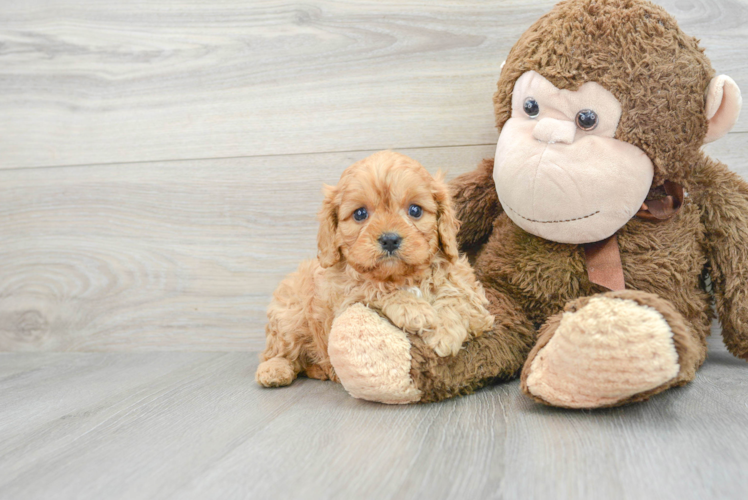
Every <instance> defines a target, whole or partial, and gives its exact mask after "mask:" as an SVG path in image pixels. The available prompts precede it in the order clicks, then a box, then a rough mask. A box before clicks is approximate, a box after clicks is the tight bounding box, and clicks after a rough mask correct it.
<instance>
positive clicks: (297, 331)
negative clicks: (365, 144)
mask: <svg viewBox="0 0 748 500" xmlns="http://www.w3.org/2000/svg"><path fill="white" fill-rule="evenodd" d="M319 221H320V228H319V234H318V236H317V244H318V249H319V253H318V258H317V259H315V260H309V261H305V262H302V263H301V265H300V266H299V269H298V270H297V271H296V272H295V273H292V274H290V275H289V276H288V277H287V278H286V279H285V280H283V281H282V282H281V284H280V285H279V286H278V288H277V290H276V291H275V293H274V294H273V300H272V302H271V303H270V306H269V307H268V323H267V326H266V329H265V332H266V336H267V347H266V349H265V351H264V352H263V353H262V355H261V360H262V362H261V363H260V366H259V367H258V368H257V374H256V379H257V382H258V383H259V384H261V385H263V386H266V387H278V386H284V385H288V384H290V383H291V382H292V381H293V380H294V379H295V378H296V376H297V375H299V374H300V373H302V374H305V375H306V376H308V377H312V378H318V379H322V380H326V379H332V380H334V381H338V379H337V377H336V375H335V372H334V370H333V368H332V365H331V364H330V359H329V357H328V354H327V339H328V334H329V333H330V328H331V326H332V322H333V320H334V319H335V317H336V315H338V314H339V313H340V312H342V311H344V310H345V309H346V308H347V307H349V306H350V305H353V304H356V303H361V304H364V305H366V306H368V307H369V308H371V309H373V310H375V311H377V312H379V313H380V314H381V315H382V316H384V317H386V318H387V319H389V321H390V322H392V324H394V325H395V326H397V327H398V328H401V329H402V330H404V331H405V332H408V333H412V334H417V335H421V336H422V337H423V339H424V341H425V342H426V343H427V344H428V345H429V346H431V347H432V348H433V349H434V350H435V352H436V353H437V354H438V355H439V356H449V355H454V354H456V353H457V352H458V351H459V349H460V346H461V345H462V343H463V342H465V340H467V339H468V338H470V337H474V336H477V335H480V334H481V333H482V332H483V331H484V330H487V329H489V328H491V326H492V325H493V320H494V318H493V316H491V315H490V314H489V312H488V311H487V310H486V305H487V304H488V302H487V300H486V298H485V295H484V293H483V289H482V287H481V285H480V284H479V283H478V281H477V280H476V279H475V275H474V273H473V270H472V268H471V267H470V265H469V264H468V262H467V259H466V258H465V257H464V256H463V257H460V256H459V255H458V253H457V242H456V234H457V228H458V222H457V220H456V219H455V217H454V212H453V209H452V205H451V200H450V197H449V192H448V191H447V186H446V185H445V184H444V182H443V180H442V179H441V178H437V179H434V178H433V177H432V176H431V175H430V174H429V173H428V172H427V171H426V169H425V168H423V167H422V166H421V165H420V164H419V163H418V162H416V161H414V160H412V159H410V158H408V157H406V156H403V155H401V154H398V153H394V152H392V151H382V152H379V153H375V154H373V155H372V156H370V157H368V158H366V159H364V160H361V161H359V162H357V163H355V164H353V165H352V166H350V167H349V168H347V169H346V170H345V171H344V172H343V175H342V176H341V177H340V182H339V183H338V185H337V186H335V187H331V186H325V200H324V202H323V204H322V209H321V210H320V212H319Z"/></svg>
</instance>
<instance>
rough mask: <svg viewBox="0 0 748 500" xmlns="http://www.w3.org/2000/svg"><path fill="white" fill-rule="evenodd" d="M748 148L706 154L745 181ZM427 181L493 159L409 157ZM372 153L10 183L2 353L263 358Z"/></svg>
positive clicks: (0, 302) (0, 250)
mask: <svg viewBox="0 0 748 500" xmlns="http://www.w3.org/2000/svg"><path fill="white" fill-rule="evenodd" d="M747 150H748V134H730V135H729V136H728V137H727V138H726V139H723V140H722V141H719V142H716V143H713V144H711V145H709V149H708V151H709V152H710V154H712V155H714V156H715V157H717V158H720V159H722V160H723V161H725V162H727V163H728V164H729V165H731V167H732V168H733V169H735V170H737V171H739V172H741V173H742V174H743V175H744V176H748V163H746V159H745V151H747ZM403 153H405V154H408V155H410V156H412V157H414V158H415V159H417V160H418V161H421V162H422V163H423V164H424V165H426V166H427V167H428V168H429V169H430V171H431V172H434V173H435V172H436V170H437V168H443V169H444V170H446V171H447V172H448V173H449V176H450V177H451V176H455V175H457V174H459V173H461V172H464V171H467V170H470V169H472V168H474V167H475V165H477V163H478V162H479V161H480V159H481V158H484V157H491V156H493V146H472V147H456V148H427V149H416V150H403ZM368 154H369V152H358V153H330V154H316V155H291V156H282V157H280V156H278V157H261V158H236V159H224V160H196V161H180V162H162V163H145V164H137V165H108V166H98V167H95V168H92V167H66V168H50V169H15V170H0V185H2V186H4V194H3V201H2V203H0V234H2V235H3V244H2V245H0V350H2V351H36V350H42V351H109V350H121V351H129V350H183V351H231V350H247V349H250V350H257V349H260V348H261V347H262V346H264V325H265V308H266V306H267V304H268V302H269V300H270V295H271V293H272V291H273V290H274V289H275V287H276V286H277V285H278V283H279V282H280V280H281V279H282V278H283V277H284V276H285V275H286V274H288V273H289V272H291V271H293V270H295V269H296V267H297V266H298V264H299V262H301V261H302V260H303V259H308V258H313V257H314V256H315V255H316V233H317V222H316V212H317V210H318V207H319V205H320V203H321V200H322V197H321V186H322V184H323V182H327V183H330V184H334V183H336V182H337V179H338V177H339V175H340V173H341V172H342V171H343V169H344V168H345V167H347V166H348V165H350V164H351V163H353V162H354V161H356V160H358V159H360V158H363V157H365V156H367V155H368Z"/></svg>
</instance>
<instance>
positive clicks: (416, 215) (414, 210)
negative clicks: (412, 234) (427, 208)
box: [408, 205, 423, 219]
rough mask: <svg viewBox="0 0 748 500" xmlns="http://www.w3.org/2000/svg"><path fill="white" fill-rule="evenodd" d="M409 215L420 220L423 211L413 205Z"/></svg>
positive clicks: (409, 208)
mask: <svg viewBox="0 0 748 500" xmlns="http://www.w3.org/2000/svg"><path fill="white" fill-rule="evenodd" d="M408 215H410V216H411V217H413V218H414V219H420V218H421V216H422V215H423V209H422V208H421V207H419V206H418V205H411V206H410V207H408Z"/></svg>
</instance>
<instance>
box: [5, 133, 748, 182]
mask: <svg viewBox="0 0 748 500" xmlns="http://www.w3.org/2000/svg"><path fill="white" fill-rule="evenodd" d="M746 133H748V132H746ZM495 145H496V143H494V142H489V143H485V144H453V145H450V146H404V147H396V148H384V149H393V150H396V151H402V150H405V149H418V150H420V149H446V148H470V147H478V146H495ZM368 151H381V149H376V148H374V149H347V150H341V151H313V152H308V153H278V154H267V155H239V156H214V157H205V158H178V159H176V158H175V159H167V160H164V159H161V160H158V159H157V160H135V161H116V162H106V163H73V164H67V165H38V166H29V167H7V168H3V167H0V172H4V171H10V170H29V169H34V170H36V169H44V168H80V167H111V166H116V165H140V164H147V163H177V162H186V161H211V160H216V161H218V160H237V159H241V158H274V157H279V156H312V155H329V154H344V153H365V152H368Z"/></svg>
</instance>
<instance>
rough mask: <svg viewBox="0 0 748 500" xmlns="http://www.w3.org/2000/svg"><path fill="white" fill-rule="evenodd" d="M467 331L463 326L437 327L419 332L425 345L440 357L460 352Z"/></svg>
mask: <svg viewBox="0 0 748 500" xmlns="http://www.w3.org/2000/svg"><path fill="white" fill-rule="evenodd" d="M467 336H468V332H467V330H465V329H464V328H451V329H446V328H437V329H436V330H431V331H426V332H423V333H422V334H421V338H423V341H424V342H426V345H427V346H429V347H431V348H432V349H433V350H434V352H435V353H436V354H438V355H439V356H441V357H445V356H454V355H455V354H457V353H458V352H460V348H461V347H462V343H463V342H465V340H466V339H467Z"/></svg>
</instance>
